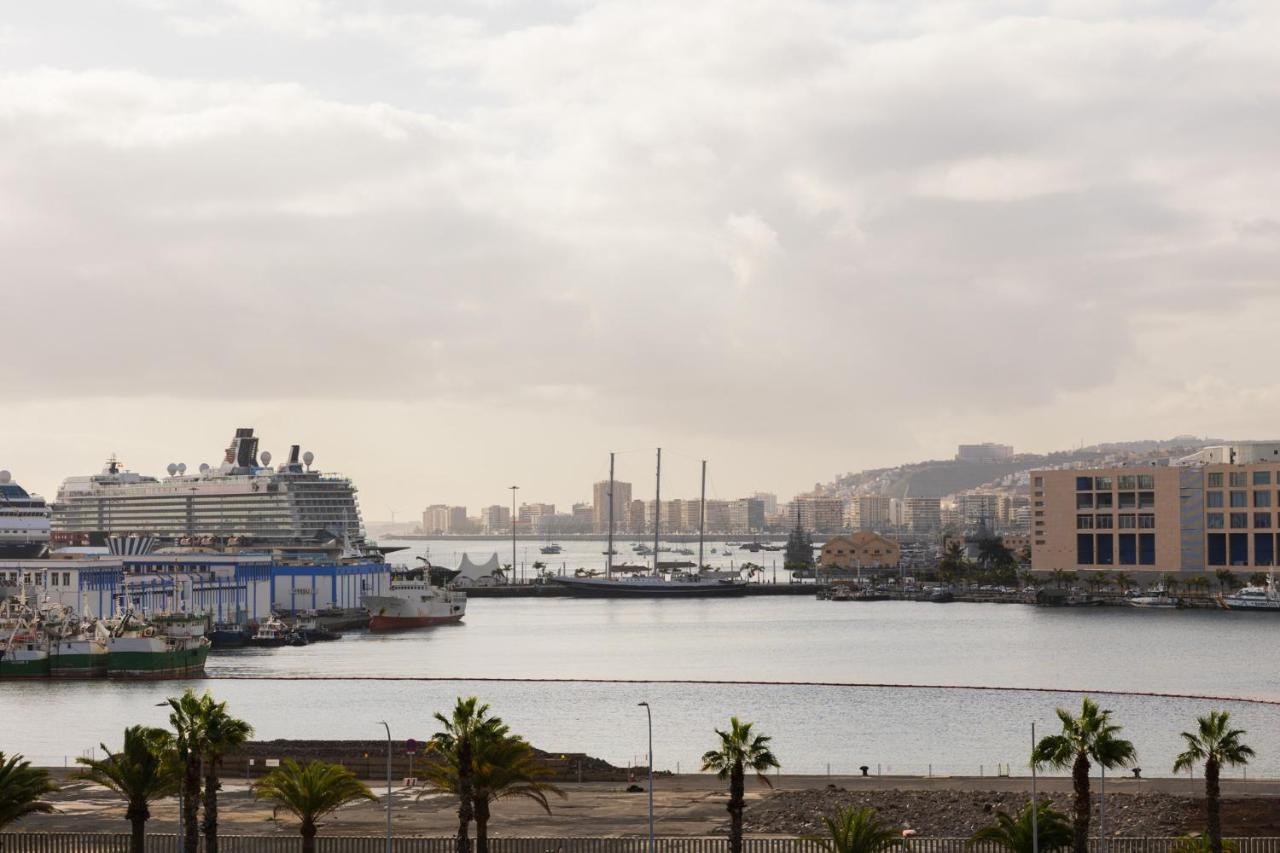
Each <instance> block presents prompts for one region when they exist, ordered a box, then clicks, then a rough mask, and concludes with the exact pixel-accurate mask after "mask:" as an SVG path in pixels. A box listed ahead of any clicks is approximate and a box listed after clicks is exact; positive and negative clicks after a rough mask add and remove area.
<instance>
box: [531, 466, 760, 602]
mask: <svg viewBox="0 0 1280 853" xmlns="http://www.w3.org/2000/svg"><path fill="white" fill-rule="evenodd" d="M706 489H707V465H706V463H705V462H704V463H703V464H702V498H703V500H702V506H703V507H705V506H706V505H707V502H706ZM609 493H610V495H612V494H613V459H612V454H610V462H609ZM654 498H655V500H654V507H655V512H654V519H653V528H654V530H653V549H652V551H650V550H649V548H648V547H647V546H645V547H643V548H637V549H635V550H636V552H637V553H638V554H646V553H649V554H652V555H653V570H652V571H651V572H649V573H648V574H628V575H626V576H623V577H614V576H613V574H614V573H613V571H612V567H613V553H616V552H614V550H613V547H612V537H611V541H610V547H609V549H608V551H606V554H607V555H608V557H609V559H608V561H607V563H606V566H607V568H606V575H605V577H592V576H586V577H580V576H576V575H575V576H574V577H561V578H557V579H556V583H557V584H559V585H560V586H562V587H564V589H565V590H566V591H567V592H568V593H569V595H571V596H576V597H583V598H706V597H716V598H719V597H730V596H740V595H746V593H747V584H746V581H744V580H742V579H741V578H725V577H709V576H704V575H702V574H700V573H699V572H698V571H697V570H695V571H693V572H682V571H672V572H669V573H667V574H663V573H662V572H660V571H659V568H658V553H659V552H660V551H662V550H663V549H662V547H661V546H660V544H659V543H660V531H661V519H662V517H661V507H662V448H658V466H657V478H656V487H655V493H654ZM609 514H610V519H609V528H610V530H611V531H612V529H613V518H612V515H613V501H612V499H610V501H609ZM701 528H702V526H701V525H700V529H699V532H698V551H699V553H701V551H702V536H703V531H702V529H701Z"/></svg>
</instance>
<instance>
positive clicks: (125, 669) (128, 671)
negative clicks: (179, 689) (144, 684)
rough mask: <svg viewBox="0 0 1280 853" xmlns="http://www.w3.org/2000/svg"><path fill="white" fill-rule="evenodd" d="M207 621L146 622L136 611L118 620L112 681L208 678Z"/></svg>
mask: <svg viewBox="0 0 1280 853" xmlns="http://www.w3.org/2000/svg"><path fill="white" fill-rule="evenodd" d="M205 622H206V620H205V617H203V616H200V617H193V616H191V614H173V615H162V616H159V617H157V619H156V620H155V621H144V620H142V619H141V618H139V617H138V616H137V615H136V614H134V613H133V612H132V611H127V612H126V613H124V614H123V615H122V616H120V617H119V618H118V619H117V620H115V625H114V627H113V628H112V630H111V636H110V638H109V639H108V640H107V675H108V676H110V677H111V678H190V677H199V676H203V675H204V664H205V661H206V660H207V659H208V657H209V639H208V638H207V637H205V636H204V627H203V626H204V625H205Z"/></svg>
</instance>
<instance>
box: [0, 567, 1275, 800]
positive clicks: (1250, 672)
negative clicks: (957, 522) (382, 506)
mask: <svg viewBox="0 0 1280 853" xmlns="http://www.w3.org/2000/svg"><path fill="white" fill-rule="evenodd" d="M404 544H406V545H407V546H408V547H409V548H410V549H411V550H407V551H404V552H400V553H399V554H397V555H396V556H397V558H400V559H401V560H402V561H405V562H410V561H412V558H413V557H414V556H416V555H417V554H418V553H423V552H424V551H425V550H426V548H428V547H429V548H430V552H431V553H430V556H431V559H432V561H433V562H435V563H438V564H442V565H456V562H457V559H459V558H460V556H459V557H455V556H454V553H453V552H452V551H450V550H449V548H450V546H453V545H456V544H459V543H453V542H445V543H441V542H432V543H423V542H415V543H404ZM479 545H480V546H481V547H479V548H477V549H473V550H468V551H467V553H469V554H470V555H471V558H472V559H473V560H476V561H482V560H483V559H485V558H487V557H488V555H489V554H490V553H493V552H494V550H495V548H496V549H497V550H498V552H499V555H500V557H501V543H492V542H483V543H479ZM523 545H524V543H517V549H519V548H521V547H522V546H523ZM575 546H577V548H578V550H579V551H581V552H582V559H584V560H585V559H586V558H588V557H592V556H600V555H599V554H595V555H591V554H590V553H589V551H590V550H595V551H599V550H601V549H602V547H603V546H602V545H601V544H600V543H598V542H595V543H575ZM507 547H508V548H509V547H510V546H509V544H508V546H507ZM529 547H530V550H531V551H533V550H536V547H537V545H536V543H530V546H529ZM486 549H487V550H486ZM619 550H620V551H621V550H622V548H621V547H620V548H619ZM717 550H719V547H718V546H717ZM458 553H459V555H460V553H461V552H458ZM539 556H540V555H539ZM717 556H718V555H717ZM771 556H773V555H772V554H768V552H763V553H761V554H760V555H746V559H749V560H752V561H753V562H757V563H761V564H764V565H766V567H767V566H768V564H767V563H766V559H768V558H769V557H771ZM561 557H562V560H563V562H564V563H565V566H566V570H569V571H571V570H572V569H573V568H576V567H577V566H576V565H574V563H575V556H574V555H573V554H570V553H569V549H568V548H567V547H566V553H565V554H564V555H561ZM757 557H759V558H765V559H754V558H757ZM537 558H538V557H535V556H533V555H531V559H530V563H532V561H533V560H534V559H537ZM509 559H510V558H509V551H508V557H506V558H504V559H503V561H504V562H509ZM732 559H734V560H735V561H737V560H738V559H740V558H739V557H737V556H734V557H732ZM1277 631H1280V614H1266V613H1240V612H1225V611H1208V610H1194V611H1160V610H1139V609H1123V608H1087V609H1044V608H1036V607H1031V606H1027V605H1016V604H970V603H961V602H953V603H946V604H935V603H929V602H907V601H884V602H834V601H820V600H817V599H816V598H811V597H808V596H780V597H769V596H761V597H748V598H741V599H719V600H715V599H704V600H672V599H663V600H599V599H567V598H563V599H561V598H511V599H504V598H476V599H472V600H471V601H470V603H469V606H468V611H467V617H466V619H465V620H464V622H462V623H461V624H459V625H454V626H442V627H438V628H431V629H423V630H418V631H411V632H405V633H398V634H378V635H374V634H369V633H366V632H363V631H350V632H347V633H346V635H345V636H344V637H343V638H342V639H341V640H338V641H335V642H329V643H319V644H315V645H312V646H308V647H305V648H283V649H242V650H232V651H224V652H216V653H214V654H212V655H211V656H210V658H209V664H208V667H207V672H208V677H207V678H204V679H200V680H192V681H189V682H117V681H95V682H84V683H73V682H38V683H27V684H23V683H16V682H9V683H0V720H3V721H4V723H5V724H4V726H3V729H2V730H0V750H3V751H4V752H6V753H8V754H12V753H14V752H21V753H24V754H26V755H27V756H28V757H29V758H31V759H32V760H34V761H36V762H38V763H41V764H46V765H54V766H58V765H61V764H64V763H71V762H74V759H75V757H76V756H78V755H86V754H93V752H94V751H95V750H96V751H98V752H100V751H101V747H100V746H99V745H100V744H105V745H106V746H108V747H111V746H112V745H114V744H118V743H119V741H120V738H121V731H122V730H123V729H124V727H126V726H128V725H132V724H135V723H148V724H155V725H163V724H164V723H165V720H166V712H165V709H164V708H162V707H157V703H162V702H163V700H164V699H165V698H166V697H167V696H171V695H175V694H176V693H178V692H180V691H181V690H182V689H184V688H186V687H188V686H190V687H193V688H195V689H197V690H205V689H207V690H210V691H212V692H213V694H214V695H215V696H216V697H217V698H219V699H225V700H226V701H227V702H228V703H229V706H230V708H231V709H232V711H233V712H235V713H236V714H237V715H239V716H241V717H243V718H244V719H246V720H248V721H249V722H250V723H251V724H253V726H254V727H255V729H256V732H257V737H258V738H261V739H273V738H361V739H363V738H368V739H376V738H380V737H384V736H385V735H384V729H383V727H382V725H381V721H384V720H385V721H386V722H387V723H388V724H389V725H390V727H391V730H392V734H393V738H394V739H395V741H396V743H399V742H400V741H402V740H408V739H410V738H412V739H415V740H419V741H421V740H424V739H425V738H427V737H429V736H430V735H431V733H432V732H433V731H434V730H435V728H436V726H435V723H434V721H433V720H432V715H433V714H434V713H435V712H437V711H447V710H448V708H449V707H450V706H451V705H452V703H453V702H454V700H455V699H456V698H457V697H460V696H473V695H474V696H478V697H480V698H481V699H482V700H483V701H485V702H487V703H489V704H490V705H491V708H492V711H493V713H496V714H497V715H499V716H501V717H502V718H503V719H504V720H505V721H506V722H508V723H509V724H510V725H511V727H512V729H513V730H514V731H516V732H519V733H520V734H522V735H524V736H525V737H526V738H528V739H529V740H530V741H531V742H532V743H533V744H534V745H535V746H537V747H539V748H541V749H545V750H549V751H553V752H557V751H559V752H584V753H588V754H590V755H593V756H596V757H599V758H604V759H606V760H608V761H611V762H613V763H614V764H617V765H619V766H627V765H638V764H639V765H642V764H645V763H646V756H647V753H648V729H647V719H646V712H645V708H643V707H640V706H639V704H638V703H640V702H648V703H649V707H650V708H651V710H652V715H653V744H654V746H653V757H654V765H655V767H657V768H659V769H662V770H671V771H677V772H691V771H696V770H697V769H698V766H699V757H700V756H701V754H702V753H703V752H705V751H706V750H708V749H711V748H713V747H714V746H715V743H716V735H715V730H716V729H717V728H724V727H726V726H727V725H728V722H729V718H730V716H738V717H739V718H741V719H744V720H749V721H751V722H753V723H754V724H755V726H756V728H757V729H758V730H759V731H760V732H762V733H764V734H768V735H770V736H771V737H772V738H773V746H774V750H775V752H776V754H777V755H778V757H779V759H780V761H781V762H782V772H784V773H797V774H818V775H822V774H827V773H830V774H853V773H857V772H859V768H861V767H867V768H868V772H870V773H880V774H883V775H921V776H923V775H929V774H932V775H935V776H947V775H964V776H978V775H984V776H985V775H997V774H1008V775H1014V776H1025V775H1028V773H1029V770H1028V768H1027V756H1028V752H1029V749H1030V743H1031V727H1032V725H1033V724H1035V726H1036V727H1037V732H1038V733H1041V734H1043V733H1048V732H1050V731H1053V730H1055V729H1056V728H1057V727H1058V725H1059V724H1058V721H1057V717H1056V714H1055V709H1057V708H1059V707H1065V708H1069V709H1075V708H1077V707H1078V706H1079V704H1080V701H1081V700H1082V698H1083V697H1085V696H1092V697H1093V698H1095V699H1096V700H1097V701H1098V702H1100V703H1101V704H1102V706H1103V707H1105V708H1108V709H1110V710H1111V711H1112V712H1113V716H1114V719H1115V722H1117V723H1118V724H1120V725H1121V726H1123V727H1124V729H1123V734H1124V736H1125V737H1128V738H1129V739H1130V740H1132V741H1133V742H1134V744H1135V745H1136V746H1137V749H1138V760H1139V765H1140V766H1141V768H1142V772H1143V775H1144V776H1168V775H1171V767H1172V763H1173V758H1174V756H1175V755H1176V754H1177V753H1178V752H1179V751H1180V750H1181V738H1180V737H1179V732H1181V731H1184V730H1188V729H1190V728H1191V727H1192V726H1193V725H1194V722H1195V717H1196V716H1197V715H1200V714H1204V713H1206V712H1208V711H1209V710H1211V709H1226V710H1229V711H1231V713H1232V717H1233V720H1234V722H1235V723H1236V724H1237V725H1238V726H1239V727H1240V728H1243V729H1246V730H1247V731H1248V735H1247V737H1246V740H1247V742H1249V743H1250V744H1251V745H1253V747H1254V748H1255V749H1256V750H1257V752H1258V757H1257V759H1256V760H1255V761H1254V762H1253V763H1252V764H1251V765H1250V766H1249V767H1248V768H1247V770H1233V771H1231V774H1230V775H1236V776H1242V775H1248V776H1249V777H1252V778H1280V669H1278V668H1277V667H1276V665H1275V662H1274V658H1273V654H1274V648H1275V638H1276V637H1277Z"/></svg>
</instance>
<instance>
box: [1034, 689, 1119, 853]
mask: <svg viewBox="0 0 1280 853" xmlns="http://www.w3.org/2000/svg"><path fill="white" fill-rule="evenodd" d="M1058 719H1059V720H1061V721H1062V733H1061V734H1056V735H1049V736H1048V737H1045V738H1041V739H1040V742H1039V743H1037V744H1036V745H1035V747H1034V748H1033V749H1032V751H1031V761H1032V763H1033V764H1035V765H1036V766H1037V767H1043V766H1045V765H1048V766H1050V767H1054V768H1057V769H1059V770H1061V769H1065V768H1067V767H1070V768H1071V778H1072V781H1073V782H1074V787H1075V818H1074V820H1073V826H1074V840H1073V842H1072V845H1071V846H1072V849H1073V850H1074V851H1075V853H1089V766H1090V765H1089V762H1090V761H1091V760H1092V761H1096V762H1097V763H1098V764H1099V765H1101V766H1103V767H1105V768H1107V769H1112V768H1115V767H1124V766H1125V765H1128V764H1132V763H1133V760H1134V758H1135V757H1136V756H1137V751H1136V750H1135V749H1134V748H1133V744H1132V743H1130V742H1129V741H1127V740H1123V739H1121V738H1119V737H1117V735H1118V734H1119V732H1120V726H1117V725H1115V724H1113V723H1112V722H1111V712H1110V711H1104V710H1101V709H1100V708H1098V704H1097V703H1096V702H1094V701H1093V700H1092V699H1090V698H1089V697H1087V696H1086V697H1085V698H1084V701H1083V702H1082V703H1081V705H1080V716H1078V717H1073V716H1071V712H1070V711H1068V710H1067V709H1065V708H1059V709H1058Z"/></svg>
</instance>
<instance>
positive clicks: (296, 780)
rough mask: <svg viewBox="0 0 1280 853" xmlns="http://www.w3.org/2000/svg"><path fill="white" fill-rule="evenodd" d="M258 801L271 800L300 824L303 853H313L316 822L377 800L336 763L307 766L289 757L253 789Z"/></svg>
mask: <svg viewBox="0 0 1280 853" xmlns="http://www.w3.org/2000/svg"><path fill="white" fill-rule="evenodd" d="M253 794H254V796H255V797H257V798H258V799H260V800H271V801H272V802H274V803H275V804H276V808H277V809H284V810H285V811H287V812H289V813H290V814H292V815H293V816H294V817H296V818H297V819H298V820H300V821H301V822H302V826H301V827H300V828H299V830H298V831H299V833H300V834H301V835H302V853H315V849H316V821H317V820H319V819H320V818H322V817H324V816H325V815H327V814H330V813H331V812H335V811H337V810H338V809H340V808H342V807H343V806H345V805H346V804H347V803H354V802H356V801H357V800H374V801H375V802H376V801H377V799H378V798H377V797H376V796H374V793H373V792H372V791H370V790H369V788H368V786H366V785H365V784H364V783H363V782H361V781H360V780H359V779H357V778H356V774H354V773H352V772H351V771H350V770H348V769H347V768H345V767H343V766H341V765H339V764H327V763H325V762H323V761H312V762H311V763H310V764H308V765H307V766H306V767H303V766H302V765H300V764H298V762H296V761H294V760H293V759H292V758H286V759H284V761H282V762H280V766H279V767H277V768H276V769H275V770H272V771H271V772H270V773H268V774H267V775H266V776H263V777H262V778H261V779H259V780H258V781H257V783H256V784H255V785H254V786H253Z"/></svg>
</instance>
